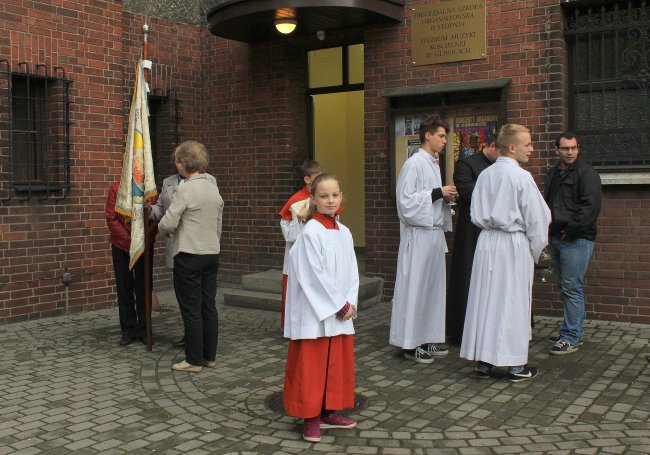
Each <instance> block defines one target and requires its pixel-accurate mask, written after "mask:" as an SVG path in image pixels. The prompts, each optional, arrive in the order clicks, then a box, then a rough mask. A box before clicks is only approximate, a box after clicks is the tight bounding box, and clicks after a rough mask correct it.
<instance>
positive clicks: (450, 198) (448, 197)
mask: <svg viewBox="0 0 650 455" xmlns="http://www.w3.org/2000/svg"><path fill="white" fill-rule="evenodd" d="M441 189H442V198H443V199H444V200H445V202H455V201H456V199H457V198H458V191H457V190H456V187H455V186H454V185H447V186H443V187H442V188H441Z"/></svg>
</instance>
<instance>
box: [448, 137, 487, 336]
mask: <svg viewBox="0 0 650 455" xmlns="http://www.w3.org/2000/svg"><path fill="white" fill-rule="evenodd" d="M498 156H499V151H498V150H497V149H496V147H495V144H494V142H491V143H489V144H488V145H486V146H485V148H483V150H482V151H480V152H478V153H476V154H474V155H471V156H468V157H464V158H459V159H458V161H457V162H456V166H455V169H454V185H456V190H457V191H458V196H459V199H458V208H457V212H458V221H457V223H456V234H455V236H454V249H453V252H452V254H451V277H450V278H449V286H448V287H447V289H448V292H447V313H446V316H447V317H446V319H447V320H446V322H447V329H446V332H447V337H448V338H449V342H450V343H452V344H460V342H461V340H462V339H463V326H464V325H465V312H466V310H467V294H468V292H469V280H470V277H471V275H472V262H473V260H474V250H475V249H476V242H477V241H478V236H479V234H480V233H481V228H479V227H478V226H474V225H473V224H472V220H471V218H470V210H469V209H470V205H471V203H472V193H473V192H474V186H475V185H476V180H477V179H478V176H479V174H480V173H481V172H483V171H484V170H485V169H487V168H488V167H489V166H490V165H492V163H494V162H495V161H496V159H497V157H498Z"/></svg>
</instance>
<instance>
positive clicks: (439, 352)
mask: <svg viewBox="0 0 650 455" xmlns="http://www.w3.org/2000/svg"><path fill="white" fill-rule="evenodd" d="M422 349H424V350H425V351H427V352H428V353H429V354H431V355H432V356H443V355H447V354H449V349H447V348H445V347H443V346H440V345H438V344H433V343H427V344H423V345H422Z"/></svg>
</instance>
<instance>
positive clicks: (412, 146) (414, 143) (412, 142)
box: [406, 139, 422, 159]
mask: <svg viewBox="0 0 650 455" xmlns="http://www.w3.org/2000/svg"><path fill="white" fill-rule="evenodd" d="M420 145H422V143H421V142H420V139H409V140H408V141H406V158H407V159H408V158H410V157H412V156H413V155H415V154H416V153H417V151H418V150H420Z"/></svg>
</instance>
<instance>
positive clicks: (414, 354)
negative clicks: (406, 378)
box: [404, 346, 433, 363]
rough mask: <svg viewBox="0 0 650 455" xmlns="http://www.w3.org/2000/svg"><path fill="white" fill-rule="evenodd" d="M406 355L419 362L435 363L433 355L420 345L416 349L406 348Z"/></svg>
mask: <svg viewBox="0 0 650 455" xmlns="http://www.w3.org/2000/svg"><path fill="white" fill-rule="evenodd" d="M404 357H406V358H407V359H410V360H414V361H416V362H418V363H433V356H432V355H431V354H429V353H428V352H427V351H425V350H424V349H422V348H421V347H420V346H418V347H417V348H415V349H404Z"/></svg>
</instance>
